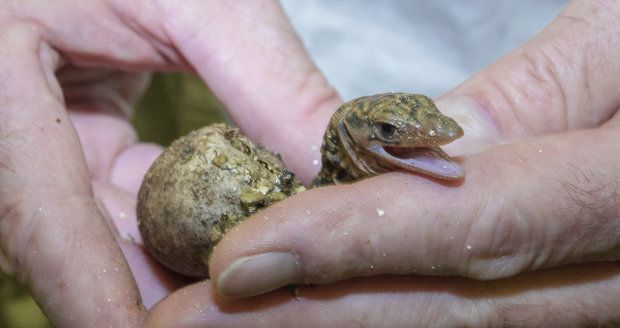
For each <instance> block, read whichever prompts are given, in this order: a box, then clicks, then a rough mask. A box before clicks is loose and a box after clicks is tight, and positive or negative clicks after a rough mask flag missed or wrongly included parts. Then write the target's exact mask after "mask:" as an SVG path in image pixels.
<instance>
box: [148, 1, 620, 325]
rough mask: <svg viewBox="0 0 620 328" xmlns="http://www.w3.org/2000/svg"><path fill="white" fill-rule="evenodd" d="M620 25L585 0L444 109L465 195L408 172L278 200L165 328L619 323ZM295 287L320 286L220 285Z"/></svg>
mask: <svg viewBox="0 0 620 328" xmlns="http://www.w3.org/2000/svg"><path fill="white" fill-rule="evenodd" d="M619 18H620V3H618V2H613V1H573V2H571V3H570V5H569V6H568V8H567V9H566V10H565V11H564V12H563V13H562V14H561V15H560V16H559V17H558V18H557V19H556V20H555V21H554V22H553V23H552V24H551V25H550V26H549V27H548V28H546V29H545V30H544V31H543V32H542V33H541V34H539V35H538V36H536V37H535V38H534V39H533V40H531V41H530V42H528V43H527V44H526V45H524V46H523V47H521V48H519V49H517V50H515V51H513V52H512V53H510V54H509V55H507V56H506V57H505V58H503V59H501V60H500V61H499V62H497V63H496V64H494V65H492V66H491V67H489V68H488V69H486V70H484V71H483V72H481V73H480V74H478V75H476V76H474V77H472V78H471V79H469V80H468V81H466V82H465V83H463V84H462V85H460V86H459V87H457V88H456V89H455V90H453V91H452V92H450V93H449V94H448V95H446V96H445V97H442V98H441V100H440V101H439V103H438V105H439V107H440V109H442V111H443V112H444V113H446V114H448V115H451V116H452V117H454V118H456V119H457V120H458V121H459V122H460V123H461V124H462V126H463V127H464V129H465V137H464V138H463V139H462V140H460V141H457V142H455V143H454V144H452V145H450V146H449V147H446V150H448V151H449V152H451V153H452V154H462V155H465V156H463V157H462V162H463V165H464V166H465V168H466V172H467V177H466V179H465V180H464V181H462V183H460V184H446V183H440V182H438V181H431V180H429V179H427V178H424V177H420V176H415V175H409V174H404V173H398V172H395V173H390V174H384V175H381V176H378V177H375V178H371V179H367V180H364V181H361V182H358V183H355V184H351V185H340V186H333V187H325V188H320V189H315V190H310V191H307V192H304V193H302V194H300V195H296V196H294V197H292V198H289V199H287V200H285V201H282V202H280V203H278V204H275V205H274V206H271V207H270V208H268V209H265V210H263V211H261V212H260V213H259V214H257V215H255V216H254V217H252V218H250V219H248V220H247V221H245V222H243V223H242V224H240V225H239V226H238V229H235V230H234V231H231V232H230V233H229V234H228V235H227V237H226V238H225V239H224V240H222V241H221V242H220V244H218V247H217V249H216V251H215V252H214V254H213V256H212V259H211V263H210V268H211V276H212V278H213V280H214V281H215V282H216V286H215V287H214V286H212V285H211V284H210V283H209V282H202V283H198V284H196V285H193V286H190V287H186V288H184V289H182V290H181V291H180V292H177V293H175V294H173V295H171V296H170V297H169V298H167V299H166V300H164V301H163V302H162V303H160V304H159V305H158V306H157V307H156V309H155V312H154V319H157V320H158V323H159V325H161V326H165V323H171V322H176V323H179V322H180V323H182V324H184V326H186V327H197V326H200V327H203V326H216V327H237V326H239V327H242V326H253V327H262V326H265V327H271V326H296V327H306V326H307V327H325V326H328V327H349V326H365V327H378V326H386V327H402V326H429V325H430V326H473V327H478V326H517V325H518V326H550V325H553V326H562V327H566V326H590V325H599V324H600V325H614V324H618V323H619V322H620V317H619V313H620V266H619V265H618V262H617V261H618V259H619V257H620V253H619V252H618V249H619V247H620V242H619V240H620V238H619V237H620V220H618V208H619V206H620V204H619V203H618V201H619V200H618V197H617V190H618V185H619V182H620V178H619V175H618V173H617V171H618V169H619V165H618V164H617V163H619V162H620V156H619V155H618V154H620V152H619V151H618V146H617V142H616V140H617V139H618V137H619V136H620V126H618V118H616V117H615V114H616V111H617V109H618V106H619V105H620V94H619V93H618V92H617V88H618V87H617V85H618V83H619V82H620V81H618V79H619V77H620V63H619V62H618V61H617V60H616V59H617V58H618V56H619V53H620V27H619V26H618V24H617V21H618V19H619ZM383 274H396V275H391V276H383ZM411 274H419V275H416V276H412V275H411ZM405 275H407V276H405ZM450 276H459V277H463V278H459V277H450ZM352 277H356V278H354V279H349V278H352ZM347 279H348V280H347ZM288 284H314V285H315V286H305V287H304V286H302V287H299V289H298V293H297V295H296V296H295V295H293V294H291V292H290V291H287V290H278V291H275V292H272V293H270V294H266V295H262V296H257V297H255V298H248V299H235V300H229V299H226V298H222V297H218V296H217V295H216V291H215V289H217V290H218V291H219V293H221V294H224V295H227V296H232V297H243V296H248V295H254V294H260V293H265V292H268V291H271V290H275V289H277V288H279V287H282V286H285V285H288ZM325 284H329V285H325ZM159 325H157V324H153V325H152V326H159Z"/></svg>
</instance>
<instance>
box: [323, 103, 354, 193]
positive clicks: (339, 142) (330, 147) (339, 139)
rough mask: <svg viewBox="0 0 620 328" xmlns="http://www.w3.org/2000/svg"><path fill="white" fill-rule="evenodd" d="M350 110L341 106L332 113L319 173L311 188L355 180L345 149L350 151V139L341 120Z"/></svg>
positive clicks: (325, 136) (324, 139)
mask: <svg viewBox="0 0 620 328" xmlns="http://www.w3.org/2000/svg"><path fill="white" fill-rule="evenodd" d="M348 110H350V108H348V107H347V106H343V107H341V108H339V109H338V111H336V113H334V115H333V116H332V118H331V120H330V121H329V125H328V126H327V130H326V131H325V135H324V136H323V145H322V146H321V155H322V166H321V171H319V174H318V175H317V177H316V179H315V180H314V183H313V186H323V185H328V184H335V183H340V182H348V181H352V180H355V179H357V177H356V176H354V175H355V172H356V171H357V170H356V168H355V165H353V164H352V163H351V159H350V156H349V155H348V152H347V150H346V148H349V149H351V147H353V146H354V145H353V144H352V140H351V137H350V136H349V135H348V133H347V132H346V128H345V127H344V125H343V122H342V119H343V117H344V115H345V114H346V113H347V112H348Z"/></svg>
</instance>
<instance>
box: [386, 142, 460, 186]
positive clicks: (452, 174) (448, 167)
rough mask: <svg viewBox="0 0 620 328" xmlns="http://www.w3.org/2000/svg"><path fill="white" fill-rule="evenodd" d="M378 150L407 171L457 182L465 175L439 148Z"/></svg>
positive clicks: (387, 148)
mask: <svg viewBox="0 0 620 328" xmlns="http://www.w3.org/2000/svg"><path fill="white" fill-rule="evenodd" d="M378 148H379V149H376V150H378V152H379V153H382V154H381V155H383V156H385V157H387V159H388V160H389V161H390V162H391V163H392V164H394V165H396V166H398V167H400V168H403V169H405V170H408V171H414V172H419V173H422V174H427V175H430V176H432V177H435V178H438V179H445V180H457V179H460V178H462V177H463V176H464V175H465V170H464V169H463V167H461V165H459V164H458V163H457V162H456V161H454V159H452V158H450V156H448V154H446V153H445V152H444V151H443V150H441V148H439V147H415V148H392V147H385V148H383V147H378Z"/></svg>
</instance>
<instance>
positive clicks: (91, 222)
mask: <svg viewBox="0 0 620 328" xmlns="http://www.w3.org/2000/svg"><path fill="white" fill-rule="evenodd" d="M0 8H1V9H0V26H2V28H1V29H0V44H2V48H1V49H0V58H1V59H2V60H1V61H0V81H1V82H0V84H1V87H0V122H1V123H0V140H2V142H1V143H0V242H1V244H0V245H1V250H2V252H0V267H1V268H2V270H3V271H5V272H7V273H10V274H13V275H15V276H16V277H17V279H18V280H19V281H21V282H22V283H24V284H25V285H26V286H27V287H28V289H29V290H30V292H31V293H32V294H33V296H34V297H35V299H36V301H37V302H38V304H39V305H40V306H41V307H42V309H43V310H44V312H45V313H46V315H47V316H48V317H49V318H50V320H51V321H52V322H53V323H54V325H56V326H62V327H65V326H78V327H82V326H84V325H86V324H89V325H94V326H119V327H120V326H122V327H130V326H141V325H142V324H143V322H144V320H145V318H146V315H147V312H146V310H145V309H144V307H143V306H142V302H141V299H140V295H139V293H138V289H137V288H136V282H137V284H138V285H139V286H140V288H141V290H142V291H143V292H144V294H145V296H146V297H145V300H144V301H145V303H147V304H152V303H153V302H154V301H156V300H157V299H158V298H160V297H162V296H163V295H165V294H166V293H168V292H169V291H170V290H173V289H175V288H176V286H178V284H179V283H181V282H179V280H177V279H176V277H174V276H171V275H169V274H167V273H166V272H165V271H163V270H161V269H160V268H159V267H158V266H156V265H153V263H151V262H149V260H148V258H146V257H145V256H144V253H143V252H142V250H141V248H140V247H139V246H137V245H136V244H134V243H132V242H130V240H128V239H129V238H130V237H135V238H139V236H138V235H137V233H136V230H137V228H136V222H135V214H134V207H135V196H136V192H137V188H138V186H139V183H140V180H141V178H142V176H143V175H144V172H145V171H146V169H147V167H148V165H150V163H151V162H152V160H153V159H154V158H155V156H157V154H158V152H159V151H160V150H159V148H158V147H155V146H149V145H144V144H138V143H136V139H135V135H134V132H133V130H132V129H131V127H130V126H129V124H128V122H127V116H128V115H129V108H130V104H131V102H132V101H133V100H135V98H136V97H137V95H138V94H139V91H140V89H141V87H142V85H143V84H144V81H145V77H144V75H142V74H141V72H146V71H150V70H153V69H164V70H190V71H194V72H196V73H198V74H199V75H200V76H201V77H202V78H204V79H205V80H206V81H207V82H208V83H209V85H210V87H211V89H212V90H213V91H214V92H215V93H216V94H217V96H218V97H219V99H220V100H221V101H222V102H223V103H224V104H225V105H226V106H227V107H228V108H229V109H230V111H231V115H232V116H233V118H234V119H235V121H236V122H237V123H238V124H239V125H240V126H241V127H242V128H243V129H244V131H246V133H248V134H249V135H250V136H252V137H253V138H254V139H255V140H257V141H259V142H262V143H263V144H266V145H269V147H271V148H274V149H276V150H278V151H280V152H281V153H283V154H284V155H285V157H287V158H291V159H293V160H291V161H289V164H290V165H291V167H292V168H295V169H296V170H298V171H305V172H309V171H311V167H312V164H311V163H312V158H313V156H316V151H312V149H311V147H310V145H309V144H307V142H308V141H315V142H317V143H318V142H320V138H321V133H322V128H320V127H321V126H324V125H325V124H326V122H327V119H328V117H329V113H330V111H331V110H332V109H333V108H335V107H337V104H338V103H339V99H338V97H337V96H336V94H335V93H334V91H333V89H331V88H330V87H329V86H328V85H327V84H326V82H325V80H324V79H323V78H322V76H321V75H320V74H319V73H318V72H317V70H316V68H315V67H314V66H313V65H312V63H311V62H310V61H309V60H308V58H307V56H306V55H305V52H304V50H303V47H302V46H301V45H300V43H299V42H298V40H297V39H296V37H295V35H294V33H293V32H292V30H291V29H290V27H289V25H288V24H287V22H286V19H285V17H284V15H283V14H282V12H281V10H280V8H279V7H278V5H277V2H275V1H267V0H265V1H252V2H244V3H231V2H222V1H185V2H183V4H182V5H181V4H178V3H173V2H169V1H129V2H127V1H115V0H99V1H90V2H88V3H82V2H80V3H74V2H68V1H64V2H58V1H55V2H41V1H20V2H8V1H4V2H2V3H0ZM130 72H131V73H130ZM293 109H300V111H293ZM302 121H303V122H307V123H308V124H307V125H305V126H300V123H299V122H302ZM76 132H77V133H76ZM284 136H286V139H287V140H288V141H290V143H289V144H287V145H282V143H281V142H280V141H281V140H283V139H284ZM276 141H277V142H278V143H276ZM278 145H279V146H281V147H280V148H278V147H277V146H278ZM287 147H288V148H287ZM292 154H295V155H296V157H294V156H292ZM295 159H296V160H295ZM310 174H311V173H307V177H306V179H308V178H309V176H310ZM93 191H94V192H93ZM106 215H109V216H110V217H109V218H108V219H110V218H111V219H112V220H113V221H114V223H115V224H116V228H117V229H118V231H117V232H118V234H117V235H116V236H115V235H114V234H113V233H112V232H111V229H110V228H109V226H108V222H107V220H106V218H105V216H106ZM112 230H113V229H112ZM115 237H116V238H115ZM119 245H120V246H121V247H119ZM120 248H122V250H123V251H124V253H125V255H126V256H127V260H128V262H129V264H130V265H129V266H128V265H127V262H126V261H125V259H124V258H123V254H122V253H121V251H120ZM130 267H131V271H130ZM132 272H133V276H132ZM134 278H135V279H134Z"/></svg>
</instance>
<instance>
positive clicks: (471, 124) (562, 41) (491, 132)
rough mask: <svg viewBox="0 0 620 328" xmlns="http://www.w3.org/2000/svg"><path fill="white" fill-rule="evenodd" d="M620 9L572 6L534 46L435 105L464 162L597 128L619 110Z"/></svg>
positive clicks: (616, 6)
mask: <svg viewBox="0 0 620 328" xmlns="http://www.w3.org/2000/svg"><path fill="white" fill-rule="evenodd" d="M619 17H620V4H619V3H618V2H609V1H571V2H570V4H569V5H568V7H567V8H566V9H565V10H564V11H563V12H562V13H560V15H558V17H557V18H556V19H555V20H554V21H553V22H552V23H551V24H550V25H549V26H548V27H547V28H545V29H544V30H543V31H542V32H540V33H539V34H538V35H537V36H536V37H535V38H533V39H532V40H530V41H529V42H527V43H526V44H525V45H523V46H522V47H520V48H518V49H516V50H514V51H512V52H511V53H509V54H508V55H506V56H505V57H503V58H501V59H500V60H499V61H498V62H496V63H495V64H493V65H491V66H490V67H488V68H487V69H485V70H484V71H482V72H480V73H479V74H477V75H475V76H474V77H472V78H470V79H469V80H467V81H465V82H463V83H462V84H461V85H459V86H458V87H457V88H455V89H454V90H452V91H450V92H449V93H448V94H446V95H444V96H443V97H441V98H440V99H439V100H438V102H437V106H438V107H439V108H440V109H441V111H442V112H444V113H445V114H446V115H449V116H451V117H453V118H455V119H456V120H457V121H458V122H459V123H460V124H461V125H462V127H463V129H464V131H465V136H464V137H463V138H461V139H460V140H457V141H456V142H454V143H452V144H450V145H448V146H446V147H445V148H446V151H448V152H449V153H451V154H455V155H460V154H470V153H477V152H480V151H481V150H484V149H487V148H490V147H492V146H494V145H498V144H502V143H508V142H512V141H516V140H519V139H524V138H529V137H533V136H542V135H548V134H554V133H560V132H564V131H568V130H577V129H587V128H593V127H596V126H599V125H601V124H602V123H603V122H605V121H606V120H608V119H609V117H611V116H612V115H613V114H614V113H615V111H616V110H617V109H618V104H619V103H620V94H619V93H618V92H617V85H618V82H619V80H620V62H618V61H617V58H618V56H619V55H620V47H619V46H618V45H619V43H620V37H619V36H618V30H619V28H618V27H617V21H618V18H619Z"/></svg>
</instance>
